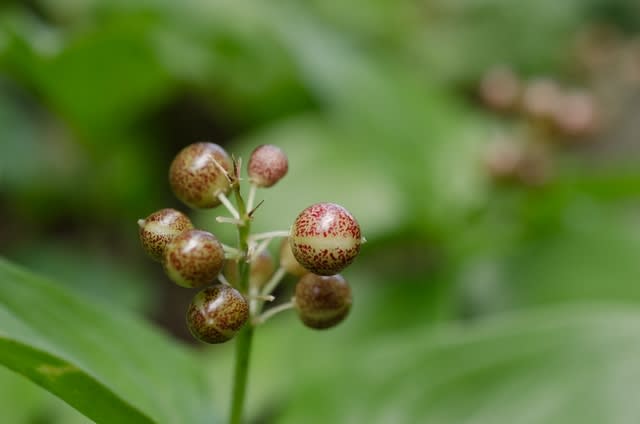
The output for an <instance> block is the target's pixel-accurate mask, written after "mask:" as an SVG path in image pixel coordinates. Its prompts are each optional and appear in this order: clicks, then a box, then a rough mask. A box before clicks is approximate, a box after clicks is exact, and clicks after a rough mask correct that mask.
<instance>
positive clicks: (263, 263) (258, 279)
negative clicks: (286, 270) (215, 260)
mask: <svg viewBox="0 0 640 424" xmlns="http://www.w3.org/2000/svg"><path fill="white" fill-rule="evenodd" d="M274 271H275V265H274V263H273V257H271V254H270V253H269V251H267V250H265V251H263V252H261V253H260V254H259V255H258V256H256V257H255V258H253V260H252V261H251V264H250V265H249V285H251V286H252V287H257V288H261V287H262V286H263V285H264V284H265V283H266V282H267V281H269V278H271V276H272V275H273V272H274ZM224 276H225V277H226V278H227V280H228V281H229V283H231V284H232V285H236V284H237V283H238V280H239V278H238V261H232V260H228V261H226V263H225V265H224Z"/></svg>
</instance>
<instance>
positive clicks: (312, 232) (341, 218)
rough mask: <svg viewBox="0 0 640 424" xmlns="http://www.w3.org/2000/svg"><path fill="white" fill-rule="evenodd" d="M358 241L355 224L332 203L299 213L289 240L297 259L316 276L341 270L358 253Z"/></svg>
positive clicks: (347, 214)
mask: <svg viewBox="0 0 640 424" xmlns="http://www.w3.org/2000/svg"><path fill="white" fill-rule="evenodd" d="M361 242H362V236H361V234H360V226H359V225H358V222H357V221H356V220H355V218H354V217H353V216H352V215H351V214H350V213H349V211H348V210H346V209H345V208H343V207H342V206H340V205H336V204H335V203H316V204H315V205H311V206H309V207H308V208H306V209H305V210H303V211H302V212H300V214H299V215H298V217H297V218H296V220H295V221H294V223H293V226H292V227H291V236H290V237H289V244H290V245H291V252H292V253H293V256H294V257H295V258H296V260H297V261H298V262H299V263H300V264H301V265H302V266H304V267H305V268H306V269H308V270H309V271H311V272H313V273H314V274H319V275H333V274H337V273H338V272H340V271H342V270H343V269H344V268H345V267H346V266H347V265H349V264H350V263H351V262H353V260H354V259H355V257H356V256H357V255H358V253H359V252H360V244H361Z"/></svg>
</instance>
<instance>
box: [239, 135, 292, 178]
mask: <svg viewBox="0 0 640 424" xmlns="http://www.w3.org/2000/svg"><path fill="white" fill-rule="evenodd" d="M288 170H289V161H288V159H287V155H286V154H285V153H284V152H283V151H282V149H280V148H279V147H277V146H274V145H272V144H263V145H262V146H258V147H256V148H255V149H254V150H253V152H252V153H251V157H250V158H249V165H248V170H247V172H248V173H249V178H250V179H251V182H252V183H253V184H255V185H257V186H258V187H271V186H272V185H274V184H275V183H277V182H278V181H280V180H281V179H282V177H284V176H285V175H286V174H287V171H288Z"/></svg>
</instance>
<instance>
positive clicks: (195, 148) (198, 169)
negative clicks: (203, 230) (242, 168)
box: [169, 142, 233, 209]
mask: <svg viewBox="0 0 640 424" xmlns="http://www.w3.org/2000/svg"><path fill="white" fill-rule="evenodd" d="M216 162H217V163H218V164H219V165H220V166H222V168H224V169H225V170H226V171H227V173H228V174H229V175H231V174H232V173H233V163H232V162H231V159H230V158H229V155H228V154H227V152H226V151H225V150H224V149H223V148H222V147H220V146H218V145H217V144H214V143H204V142H202V143H194V144H191V145H189V146H187V147H185V148H184V149H182V150H181V151H180V152H179V153H178V155H177V156H176V157H175V159H174V160H173V162H172V163H171V167H170V168H169V183H170V184H171V189H172V190H173V193H174V194H175V195H176V197H177V198H178V199H180V201H182V202H183V203H184V204H186V205H187V206H190V207H192V208H196V209H207V208H213V207H216V206H218V205H219V204H220V200H218V198H217V195H218V193H225V194H226V193H228V192H229V190H230V188H231V185H230V183H229V180H228V179H227V176H226V175H225V174H224V173H223V172H222V170H221V169H220V167H218V166H217V165H216Z"/></svg>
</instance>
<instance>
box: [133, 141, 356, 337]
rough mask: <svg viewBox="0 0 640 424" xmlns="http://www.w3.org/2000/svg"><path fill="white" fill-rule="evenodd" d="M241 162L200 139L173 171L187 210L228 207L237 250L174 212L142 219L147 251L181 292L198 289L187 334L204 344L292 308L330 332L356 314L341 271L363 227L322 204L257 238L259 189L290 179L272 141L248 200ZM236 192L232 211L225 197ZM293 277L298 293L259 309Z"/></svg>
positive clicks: (257, 162)
mask: <svg viewBox="0 0 640 424" xmlns="http://www.w3.org/2000/svg"><path fill="white" fill-rule="evenodd" d="M241 165H242V162H241V160H236V159H234V158H232V157H230V156H229V155H228V154H227V152H226V151H225V150H224V149H223V148H222V147H221V146H219V145H217V144H213V143H205V142H201V143H194V144H191V145H189V146H187V147H185V148H184V149H183V150H182V151H180V152H179V153H178V155H177V156H176V157H175V159H174V160H173V162H172V164H171V167H170V170H169V182H170V185H171V188H172V190H173V192H174V194H175V195H176V197H177V198H178V199H180V200H181V201H182V202H183V203H184V204H186V205H187V206H189V207H191V208H214V207H217V206H219V205H223V206H224V207H225V208H226V209H227V210H228V211H229V213H230V214H231V217H224V216H219V217H217V218H216V220H217V221H218V222H219V223H227V224H232V225H235V226H236V227H237V229H238V235H239V243H238V247H232V246H228V245H225V244H223V243H221V242H220V241H219V240H218V239H217V237H216V236H215V235H213V234H211V233H209V232H207V231H203V230H199V229H196V228H194V226H193V224H192V223H191V221H190V219H189V218H188V217H187V216H186V215H185V214H183V213H181V212H179V211H177V210H175V209H161V210H159V211H157V212H154V213H152V214H151V215H149V216H148V217H147V218H145V219H141V220H139V221H138V224H139V227H140V241H141V242H142V247H143V248H144V250H145V251H146V252H147V253H148V254H149V256H150V257H151V258H152V259H154V260H156V261H158V262H161V263H162V265H163V268H164V271H165V273H166V275H167V276H168V277H169V278H170V279H171V280H172V281H173V282H175V283H176V284H178V285H180V286H182V287H186V288H202V290H201V291H200V292H199V293H198V294H196V295H195V297H194V298H193V301H192V302H191V304H190V306H189V308H188V310H187V313H186V320H187V326H188V328H189V330H190V331H191V334H192V335H193V336H194V337H195V338H196V339H198V340H201V341H203V342H206V343H222V342H225V341H227V340H229V339H231V338H233V336H234V335H235V334H236V333H237V332H238V331H239V330H240V329H241V328H242V327H243V326H244V325H245V324H247V325H258V324H261V323H263V322H264V321H266V320H267V319H268V318H269V317H271V316H273V315H275V314H276V313H278V312H281V311H284V310H286V309H291V308H294V309H295V310H296V311H297V313H298V316H299V318H300V320H301V321H302V322H303V323H304V324H305V325H306V326H308V327H311V328H315V329H324V328H329V327H333V326H334V325H336V324H338V323H339V322H341V321H342V320H343V319H344V318H345V317H346V316H347V315H348V313H349V310H350V308H351V289H350V287H349V285H348V283H347V282H346V280H345V279H344V278H343V277H342V276H341V275H340V274H339V272H341V271H342V270H343V269H344V268H345V267H346V266H348V265H349V264H351V262H353V260H354V259H355V257H356V256H357V255H358V253H359V251H360V245H361V244H362V242H363V240H364V238H363V237H362V235H361V233H360V226H359V225H358V222H357V221H356V220H355V218H354V217H353V216H352V215H351V214H350V213H349V212H348V211H347V210H346V209H345V208H343V207H342V206H340V205H337V204H334V203H317V204H314V205H311V206H309V207H308V208H306V209H304V210H303V211H302V212H301V213H300V214H299V215H298V217H297V218H296V220H295V221H294V223H293V225H292V226H291V228H290V229H289V230H287V231H272V232H268V233H262V234H251V233H250V226H251V222H252V219H253V216H254V213H255V211H256V209H257V208H258V207H259V206H260V204H261V203H260V204H258V205H257V206H255V207H254V199H255V195H256V191H257V189H258V188H267V187H271V186H273V185H274V184H276V183H277V182H278V181H279V180H280V179H281V178H282V177H284V176H285V175H286V173H287V171H288V159H287V156H286V155H285V153H284V152H283V151H282V150H281V149H280V148H278V147H276V146H273V145H262V146H259V147H257V148H256V149H255V150H254V151H253V152H252V154H251V157H250V159H249V163H248V166H247V173H248V175H249V184H250V188H249V193H248V198H247V201H246V202H245V200H244V198H243V196H242V194H241V190H240V185H241V182H242V181H243V180H242V178H241V177H240V170H241ZM230 194H233V197H234V198H235V205H234V203H233V202H232V201H231V200H230V198H229V197H227V196H228V195H230ZM276 237H283V238H284V239H283V241H282V243H281V245H280V254H279V264H278V267H276V266H275V263H274V260H273V258H272V256H271V254H269V251H268V250H267V247H268V245H269V243H270V242H271V241H272V240H273V239H274V238H276ZM287 274H289V275H292V276H294V277H297V278H299V281H298V283H297V285H296V287H295V295H294V297H293V298H292V299H291V301H289V302H285V303H281V304H280V305H278V306H275V307H272V308H270V309H268V310H266V311H265V312H262V308H263V306H264V303H265V302H270V301H273V300H274V299H275V298H274V296H273V295H272V292H273V291H274V289H275V288H276V287H277V286H278V284H279V283H280V281H281V280H282V279H283V277H284V276H285V275H287Z"/></svg>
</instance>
